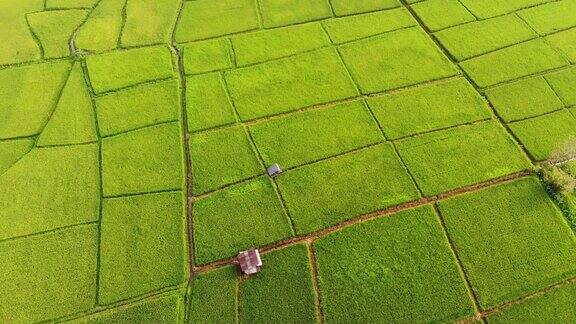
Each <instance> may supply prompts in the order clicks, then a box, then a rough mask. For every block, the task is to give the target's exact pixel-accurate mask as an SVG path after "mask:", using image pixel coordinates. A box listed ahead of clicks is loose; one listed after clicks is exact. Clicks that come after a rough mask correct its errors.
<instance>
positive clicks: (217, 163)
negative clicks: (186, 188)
mask: <svg viewBox="0 0 576 324" xmlns="http://www.w3.org/2000/svg"><path fill="white" fill-rule="evenodd" d="M190 158H191V163H192V174H193V176H194V194H196V195H198V194H202V193H204V192H207V191H211V190H214V189H217V188H220V187H223V186H225V185H228V184H231V183H234V182H239V181H241V180H245V179H248V178H250V177H254V176H256V175H258V174H259V173H264V170H263V168H262V165H260V162H259V161H258V158H257V155H256V152H254V150H253V149H252V145H251V144H250V140H249V138H248V133H247V132H246V130H245V129H244V127H242V126H236V127H230V128H226V129H222V130H217V131H211V132H206V133H201V134H196V135H192V136H191V137H190Z"/></svg>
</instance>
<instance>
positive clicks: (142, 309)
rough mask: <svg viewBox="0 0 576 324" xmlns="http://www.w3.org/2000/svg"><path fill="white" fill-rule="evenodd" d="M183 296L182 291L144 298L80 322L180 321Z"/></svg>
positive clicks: (181, 319) (182, 313)
mask: <svg viewBox="0 0 576 324" xmlns="http://www.w3.org/2000/svg"><path fill="white" fill-rule="evenodd" d="M183 304H184V298H183V296H182V293H179V294H178V293H173V294H170V295H164V296H162V297H154V298H150V299H144V300H143V301H138V302H135V303H130V304H128V305H122V306H120V307H116V308H112V309H109V310H106V311H103V312H100V313H96V314H94V315H90V316H89V317H85V318H82V319H81V320H80V322H82V323H83V322H86V323H144V322H148V323H182V322H183V321H184V305H183Z"/></svg>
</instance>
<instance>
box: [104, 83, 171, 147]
mask: <svg viewBox="0 0 576 324" xmlns="http://www.w3.org/2000/svg"><path fill="white" fill-rule="evenodd" d="M96 112H97V115H98V127H99V129H100V134H101V135H102V136H110V135H115V134H118V133H122V132H127V131H130V130H134V129H137V128H141V127H145V126H151V125H155V124H158V123H164V122H168V121H173V120H177V119H179V116H180V89H179V84H178V81H177V80H168V81H163V82H158V83H153V84H144V85H140V86H136V87H133V88H129V89H126V90H122V91H117V92H113V93H110V94H107V95H105V96H101V97H98V98H96Z"/></svg>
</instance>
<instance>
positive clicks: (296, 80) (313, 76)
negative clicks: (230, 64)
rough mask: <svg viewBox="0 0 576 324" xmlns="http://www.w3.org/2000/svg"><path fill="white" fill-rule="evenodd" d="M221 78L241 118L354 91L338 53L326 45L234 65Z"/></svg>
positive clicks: (266, 113) (324, 99)
mask: <svg viewBox="0 0 576 324" xmlns="http://www.w3.org/2000/svg"><path fill="white" fill-rule="evenodd" d="M225 78H226V81H227V83H228V87H229V90H230V95H231V97H232V100H233V102H234V103H235V105H236V108H237V109H238V114H239V115H240V118H241V119H242V120H249V119H254V118H260V117H264V116H269V115H274V114H279V113H283V112H288V111H293V110H296V109H298V108H301V107H306V106H312V105H317V104H323V103H326V102H331V101H335V100H339V99H345V98H350V97H353V96H356V95H357V92H356V89H355V87H354V85H353V84H352V81H351V80H350V77H349V76H348V74H347V72H346V69H345V67H344V65H343V64H342V62H341V61H340V58H339V57H338V54H337V53H336V51H335V50H333V49H329V48H326V49H320V50H317V51H313V52H310V53H306V54H301V55H297V56H293V57H290V58H286V59H282V60H277V61H271V62H267V63H262V64H259V65H255V66H250V67H246V68H241V69H236V70H233V71H231V72H229V73H226V75H225Z"/></svg>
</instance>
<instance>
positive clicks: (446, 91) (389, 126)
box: [368, 78, 492, 139]
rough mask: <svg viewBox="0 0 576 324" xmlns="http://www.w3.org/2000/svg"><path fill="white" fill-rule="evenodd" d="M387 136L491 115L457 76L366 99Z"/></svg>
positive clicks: (395, 137)
mask: <svg viewBox="0 0 576 324" xmlns="http://www.w3.org/2000/svg"><path fill="white" fill-rule="evenodd" d="M368 104H369V105H370V108H372V110H373V111H374V115H375V116H376V118H377V119H378V122H379V123H380V125H381V126H382V129H383V130H384V134H385V135H386V138H388V139H397V138H400V137H405V136H410V135H413V134H417V133H423V132H428V131H432V130H436V129H440V128H446V127H450V126H454V125H459V124H465V123H470V122H474V121H477V120H481V119H487V118H490V117H491V116H492V115H491V113H490V110H489V108H488V105H487V104H486V103H485V102H484V100H483V99H482V97H481V96H480V95H479V94H478V93H477V92H476V90H474V88H473V87H472V86H471V85H470V84H469V83H468V82H467V81H466V79H463V78H460V79H455V80H451V81H448V82H443V83H438V84H430V85H424V86H422V87H417V88H412V89H408V90H406V91H401V92H396V93H393V94H390V95H386V96H382V97H377V98H370V99H368Z"/></svg>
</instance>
